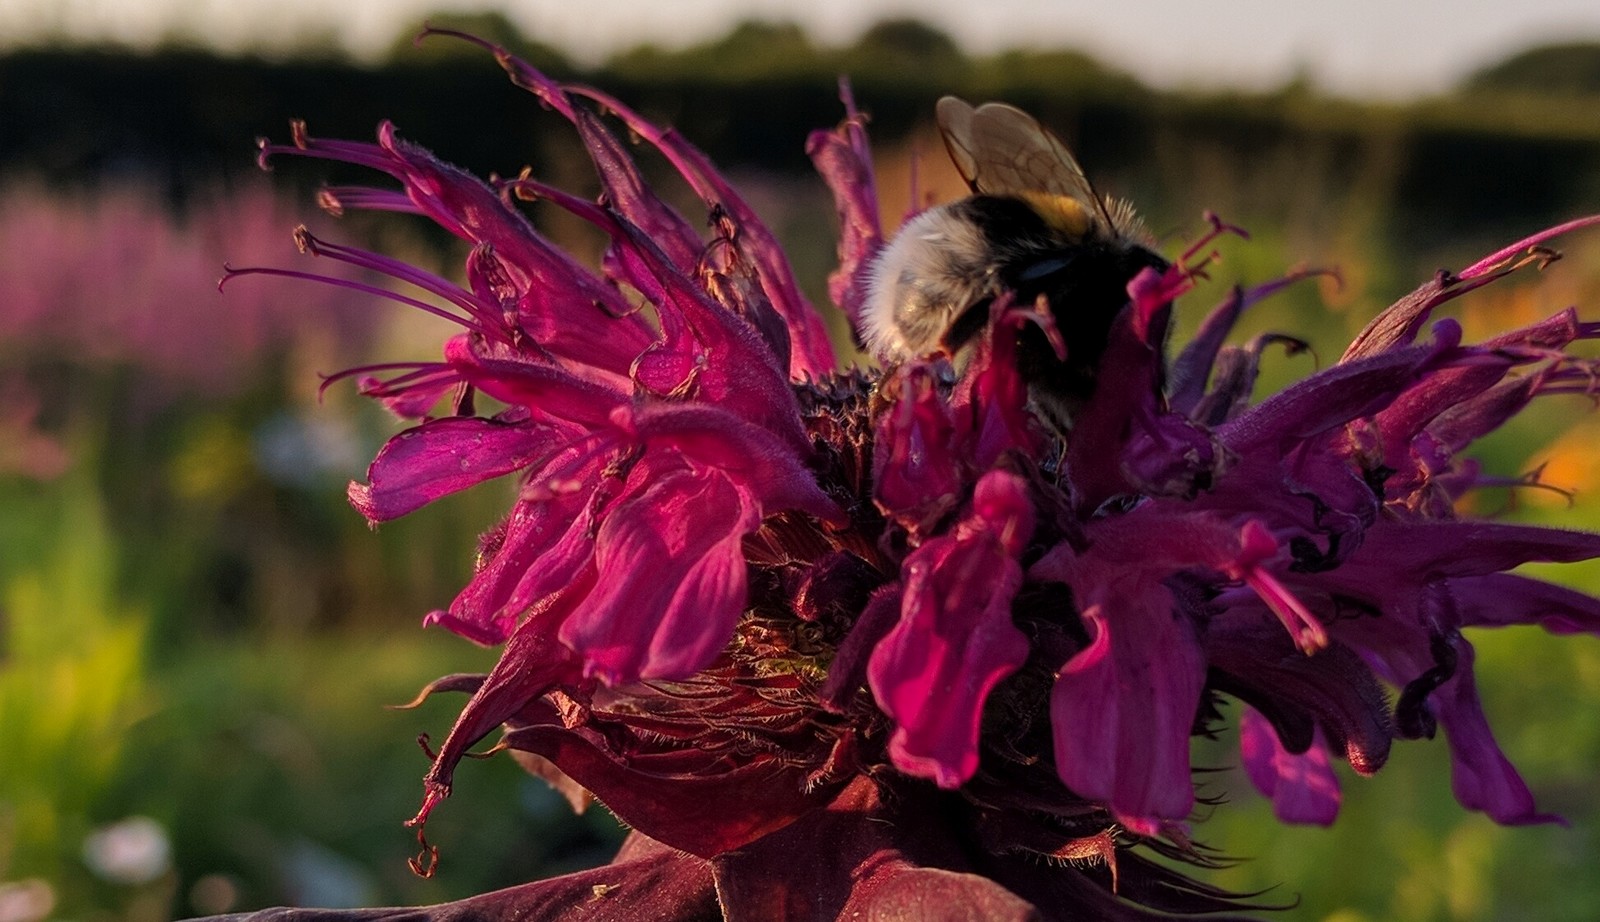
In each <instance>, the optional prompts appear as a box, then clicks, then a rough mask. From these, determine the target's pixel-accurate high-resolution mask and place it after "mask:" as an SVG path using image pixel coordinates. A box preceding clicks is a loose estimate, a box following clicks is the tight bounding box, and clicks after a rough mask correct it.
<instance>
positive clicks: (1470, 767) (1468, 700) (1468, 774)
mask: <svg viewBox="0 0 1600 922" xmlns="http://www.w3.org/2000/svg"><path fill="white" fill-rule="evenodd" d="M1455 646H1456V654H1457V656H1458V657H1459V660H1458V662H1457V665H1456V674H1455V677H1454V678H1452V679H1451V680H1450V681H1448V682H1446V683H1445V684H1443V685H1441V686H1440V687H1439V689H1438V690H1437V691H1436V692H1434V694H1433V697H1432V698H1431V699H1430V700H1431V701H1432V702H1433V704H1434V708H1435V710H1436V712H1437V714H1438V718H1439V726H1441V727H1443V728H1444V732H1445V736H1446V737H1447V738H1448V740H1449V742H1450V767H1451V772H1450V787H1451V789H1452V790H1453V791H1454V792H1455V795H1456V800H1458V801H1460V802H1461V805H1462V806H1463V807H1466V808H1467V809H1469V810H1482V811H1483V812H1484V813H1486V814H1488V815H1489V818H1490V819H1492V820H1494V821H1495V822H1497V823H1500V824H1501V825H1504V826H1525V825H1529V824H1533V823H1560V822H1562V819H1561V817H1559V816H1557V815H1555V814H1553V813H1540V812H1539V811H1538V809H1537V808H1536V807H1535V805H1534V801H1533V792H1532V791H1529V790H1528V785H1527V782H1525V781H1523V780H1522V776H1521V775H1520V774H1518V773H1517V769H1516V766H1514V765H1512V764H1511V760H1510V759H1508V758H1506V754H1505V753H1504V752H1502V751H1501V750H1500V744H1499V743H1496V742H1495V739H1494V734H1493V732H1492V731H1490V729H1489V719H1488V717H1487V716H1486V715H1485V714H1484V713H1483V704H1482V702H1480V701H1479V700H1478V687H1477V683H1476V682H1475V681H1474V680H1473V675H1472V665H1473V660H1474V658H1475V657H1474V653H1473V650H1472V645H1471V644H1470V643H1467V642H1466V641H1465V640H1460V641H1457V642H1456V645H1455Z"/></svg>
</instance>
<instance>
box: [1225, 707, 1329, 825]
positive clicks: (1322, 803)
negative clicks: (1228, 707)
mask: <svg viewBox="0 0 1600 922" xmlns="http://www.w3.org/2000/svg"><path fill="white" fill-rule="evenodd" d="M1239 755H1240V757H1241V758H1242V759H1243V761H1244V770H1245V774H1246V775H1248V776H1249V777H1250V783H1251V784H1254V785H1255V786H1256V790H1258V791H1260V792H1261V793H1262V794H1263V795H1265V796H1267V797H1269V798H1271V799H1272V812H1273V813H1275V814H1276V815H1277V817H1278V819H1280V820H1283V821H1284V822H1285V823H1308V824H1311V825H1315V826H1328V825H1332V823H1333V821H1334V820H1335V819H1336V818H1337V817H1338V816H1339V800H1340V794H1339V777H1338V776H1337V775H1335V774H1334V773H1333V765H1332V764H1331V762H1330V761H1329V759H1328V747H1327V742H1326V741H1325V740H1324V739H1323V737H1322V730H1321V729H1320V728H1319V729H1318V730H1317V731H1316V732H1315V733H1314V734H1313V737H1312V741H1311V746H1310V748H1308V749H1307V750H1306V751H1305V752H1303V753H1300V754H1299V755H1295V754H1293V753H1291V752H1289V751H1288V750H1287V749H1285V748H1283V743H1282V742H1280V741H1279V740H1278V734H1277V733H1276V732H1274V731H1273V729H1272V724H1271V723H1269V722H1268V721H1267V719H1266V718H1265V717H1262V716H1261V714H1260V713H1258V712H1257V711H1256V710H1255V708H1252V707H1248V706H1247V707H1245V708H1243V710H1242V712H1241V713H1240V715H1239Z"/></svg>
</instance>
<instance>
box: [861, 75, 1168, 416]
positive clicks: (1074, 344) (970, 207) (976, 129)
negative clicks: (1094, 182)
mask: <svg viewBox="0 0 1600 922" xmlns="http://www.w3.org/2000/svg"><path fill="white" fill-rule="evenodd" d="M937 113H938V121H939V130H940V132H941V133H942V134H943V136H944V142H945V147H946V148H947V149H948V151H949V153H950V158H951V159H952V160H953V161H954V162H955V165H956V168H957V169H958V170H959V171H960V173H961V175H962V177H963V178H965V179H966V181H967V185H968V186H969V187H971V189H972V193H973V194H972V195H971V196H969V197H967V198H964V199H960V200H958V201H955V202H951V203H949V204H945V205H940V206H937V207H934V208H930V209H928V210H927V211H924V212H922V213H921V214H918V215H917V216H916V217H914V218H913V219H912V220H910V221H909V222H907V223H906V225H905V226H904V227H903V228H901V230H900V233H899V234H898V235H896V237H895V238H894V240H893V241H892V242H890V243H889V245H888V246H886V247H885V248H884V249H883V251H882V252H881V253H880V254H879V256H878V258H877V261H876V263H875V264H874V265H873V267H872V272H871V275H870V282H869V288H868V299H867V308H866V312H865V316H864V323H863V327H864V333H865V338H866V345H867V347H868V348H869V349H870V350H872V351H873V352H874V353H875V354H876V355H877V357H878V358H879V360H880V361H882V362H884V363H885V364H887V365H895V364H899V363H901V362H905V361H909V360H914V359H921V358H927V357H929V356H933V355H937V354H940V353H943V354H945V355H948V356H951V357H958V356H960V354H961V353H962V350H963V347H965V346H967V345H969V344H971V343H973V342H975V341H976V340H977V339H978V338H979V334H981V333H982V332H983V330H984V327H985V326H986V325H987V324H988V322H989V309H990V306H991V305H992V304H993V302H994V300H995V299H996V298H997V297H999V296H1000V295H1001V294H1002V293H1004V292H1007V291H1009V292H1012V294H1013V296H1014V298H1015V300H1016V303H1018V304H1021V305H1028V304H1033V303H1035V302H1036V301H1038V300H1039V299H1040V298H1042V299H1043V301H1044V303H1045V304H1047V305H1048V307H1049V310H1050V313H1051V315H1052V317H1053V318H1054V320H1055V325H1056V327H1057V329H1058V330H1059V331H1060V333H1061V336H1062V340H1063V341H1064V342H1065V344H1066V357H1065V359H1064V360H1063V359H1061V358H1059V357H1058V356H1057V354H1056V352H1055V351H1054V350H1053V349H1052V348H1051V347H1050V345H1049V343H1048V341H1047V339H1046V338H1045V336H1044V335H1043V333H1041V332H1040V331H1038V330H1037V329H1034V328H1031V327H1030V328H1027V329H1025V330H1024V331H1023V333H1022V341H1021V342H1020V343H1019V348H1018V363H1019V369H1018V370H1019V372H1020V373H1021V375H1022V377H1023V379H1024V380H1025V381H1027V382H1028V385H1029V391H1030V395H1031V396H1032V398H1033V401H1034V403H1035V404H1036V406H1037V407H1038V408H1039V410H1040V411H1041V412H1042V415H1043V416H1045V417H1046V419H1047V421H1049V422H1051V423H1052V424H1054V425H1056V426H1057V428H1058V429H1060V430H1062V431H1065V430H1066V428H1067V427H1068V426H1069V425H1070V420H1071V415H1072V412H1073V411H1074V410H1075V409H1076V408H1077V407H1079V406H1081V405H1082V404H1083V402H1084V401H1086V400H1087V399H1088V398H1089V396H1090V395H1091V394H1092V393H1093V392H1094V386H1095V378H1096V372H1097V370H1098V367H1099V363H1100V358H1101V356H1102V355H1103V354H1104V351H1105V346H1106V340H1107V338H1108V337H1109V336H1110V331H1111V324H1112V322H1113V320H1114V319H1115V318H1116V316H1117V314H1118V313H1119V312H1120V311H1121V310H1122V309H1123V307H1124V306H1125V305H1127V303H1128V300H1129V298H1128V291H1127V288H1128V282H1129V281H1130V280H1131V279H1132V278H1133V277H1134V276H1135V275H1138V274H1139V273H1140V272H1141V271H1142V270H1144V269H1146V268H1151V269H1155V270H1157V271H1161V270H1164V269H1166V268H1167V266H1168V263H1167V261H1166V260H1164V259H1162V258H1161V257H1160V256H1159V255H1157V254H1156V253H1155V252H1154V251H1153V250H1152V249H1151V248H1150V247H1151V240H1150V237H1149V234H1148V232H1147V231H1146V230H1145V228H1144V224H1143V222H1142V221H1140V219H1139V218H1138V216H1137V215H1136V214H1135V213H1134V211H1133V209H1132V207H1131V206H1129V205H1128V204H1127V203H1126V202H1122V201H1114V200H1111V199H1109V198H1102V197H1100V196H1099V195H1098V194H1096V192H1095V191H1094V188H1093V187H1092V186H1091V185H1090V184H1089V180H1088V178H1087V177H1086V176H1084V173H1083V168H1082V167H1080V166H1079V165H1078V161H1077V160H1076V159H1074V158H1073V156H1072V154H1071V153H1070V152H1069V151H1068V150H1067V148H1066V146H1065V145H1063V144H1062V143H1061V142H1060V141H1059V140H1057V139H1056V138H1055V136H1053V135H1052V134H1050V132H1048V131H1046V130H1045V129H1044V127H1043V126H1041V125H1040V124H1039V123H1038V121H1036V120H1035V119H1034V118H1033V117H1032V116H1030V115H1028V114H1027V113H1025V112H1023V111H1022V110H1021V109H1017V108H1015V107H1013V106H1009V105H1005V104H1003V103H993V102H991V103H985V104H984V105H981V106H979V107H977V108H976V109H975V108H973V107H972V106H971V105H969V104H968V103H966V102H964V101H963V100H960V99H957V98H955V97H953V96H946V97H944V98H943V99H941V100H939V104H938V109H937Z"/></svg>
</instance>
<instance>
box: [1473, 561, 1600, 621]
mask: <svg viewBox="0 0 1600 922" xmlns="http://www.w3.org/2000/svg"><path fill="white" fill-rule="evenodd" d="M1450 590H1451V593H1452V594H1453V595H1454V596H1455V599H1456V606H1457V608H1458V610H1459V611H1460V613H1461V623H1462V624H1463V625H1464V626H1466V627H1505V626H1508V625H1513V624H1537V625H1539V626H1540V627H1542V628H1544V629H1545V630H1547V631H1549V632H1550V633H1552V634H1600V599H1596V598H1595V597H1594V596H1591V595H1587V594H1585V593H1582V592H1579V591H1577V590H1576V589H1568V588H1566V587H1565V586H1556V585H1553V584H1551V583H1546V582H1542V581H1540V580H1536V579H1529V578H1527V577H1525V576H1513V575H1512V574H1510V573H1490V574H1488V575H1486V576H1470V577H1463V578H1461V579H1455V580H1451V581H1450Z"/></svg>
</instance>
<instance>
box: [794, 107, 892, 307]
mask: <svg viewBox="0 0 1600 922" xmlns="http://www.w3.org/2000/svg"><path fill="white" fill-rule="evenodd" d="M840 95H841V96H843V97H844V103H845V120H844V121H843V122H842V123H840V125H839V127H838V128H836V129H834V130H833V131H816V132H812V134H811V137H810V138H808V139H807V140H806V153H807V154H808V155H810V157H811V161H812V162H813V163H814V164H816V167H817V172H818V173H820V174H821V175H822V179H823V181H824V182H826V183H827V184H828V188H829V189H830V190H832V192H833V202H834V209H835V211H837V212H838V215H839V268H838V269H836V270H834V272H833V274H831V275H830V276H828V295H829V297H831V298H832V299H833V303H835V304H837V305H839V306H840V307H841V308H843V309H844V312H845V314H846V315H847V316H849V318H850V322H851V323H852V324H853V325H854V326H855V328H856V329H861V325H862V321H861V311H862V309H863V308H864V307H865V306H866V303H867V277H868V271H869V270H870V268H871V266H872V258H873V257H874V256H875V255H876V254H877V252H878V250H879V249H880V248H881V247H882V246H883V230H882V228H881V225H880V222H879V220H878V196H877V190H876V188H875V185H876V183H875V181H874V179H873V175H872V151H871V150H870V149H869V148H868V147H867V139H866V131H865V129H864V128H863V126H862V122H863V121H864V120H863V119H862V117H861V116H860V114H859V113H857V112H856V108H855V100H854V99H853V98H851V96H850V93H849V87H848V86H847V85H846V86H842V87H841V93H840Z"/></svg>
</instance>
